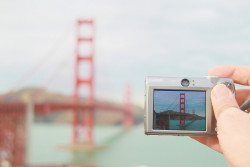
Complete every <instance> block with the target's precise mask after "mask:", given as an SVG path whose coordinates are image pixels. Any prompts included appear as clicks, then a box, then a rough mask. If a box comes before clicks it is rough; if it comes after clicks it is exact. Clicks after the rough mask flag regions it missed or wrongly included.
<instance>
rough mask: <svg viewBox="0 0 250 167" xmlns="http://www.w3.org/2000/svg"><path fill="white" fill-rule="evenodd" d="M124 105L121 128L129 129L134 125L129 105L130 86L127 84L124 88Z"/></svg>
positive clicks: (130, 105)
mask: <svg viewBox="0 0 250 167" xmlns="http://www.w3.org/2000/svg"><path fill="white" fill-rule="evenodd" d="M124 100H125V103H124V108H125V112H124V115H123V122H122V124H123V127H124V128H131V127H132V126H133V124H134V113H133V105H132V103H131V84H130V83H127V84H126V87H125V99H124Z"/></svg>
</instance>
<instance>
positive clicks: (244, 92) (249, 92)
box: [235, 89, 250, 106]
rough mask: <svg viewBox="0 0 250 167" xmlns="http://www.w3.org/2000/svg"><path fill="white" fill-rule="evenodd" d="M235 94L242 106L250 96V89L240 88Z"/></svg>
mask: <svg viewBox="0 0 250 167" xmlns="http://www.w3.org/2000/svg"><path fill="white" fill-rule="evenodd" d="M235 94H236V100H237V102H238V104H239V106H240V105H241V104H243V103H244V102H245V101H246V100H247V99H248V98H249V97H250V89H238V90H236V93H235Z"/></svg>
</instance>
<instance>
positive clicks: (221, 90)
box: [212, 84, 232, 98]
mask: <svg viewBox="0 0 250 167" xmlns="http://www.w3.org/2000/svg"><path fill="white" fill-rule="evenodd" d="M231 94H232V92H231V91H230V90H229V89H228V88H227V87H226V86H225V85H223V84H219V85H217V86H215V87H214V88H213V91H212V96H214V97H215V98H219V97H223V96H230V95H231Z"/></svg>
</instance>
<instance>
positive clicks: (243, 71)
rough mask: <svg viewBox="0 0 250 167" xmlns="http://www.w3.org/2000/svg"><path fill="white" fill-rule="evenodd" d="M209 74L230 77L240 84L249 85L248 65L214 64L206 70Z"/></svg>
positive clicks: (249, 70) (249, 72)
mask: <svg viewBox="0 0 250 167" xmlns="http://www.w3.org/2000/svg"><path fill="white" fill-rule="evenodd" d="M208 75H209V76H218V77H222V78H232V79H233V80H234V82H235V83H237V84H241V85H247V86H249V85H250V66H238V65H225V66H216V67H212V68H210V69H209V70H208Z"/></svg>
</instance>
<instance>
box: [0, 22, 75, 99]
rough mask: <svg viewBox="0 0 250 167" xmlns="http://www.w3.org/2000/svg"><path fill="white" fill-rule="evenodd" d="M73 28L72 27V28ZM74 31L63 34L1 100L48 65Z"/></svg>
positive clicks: (70, 30)
mask: <svg viewBox="0 0 250 167" xmlns="http://www.w3.org/2000/svg"><path fill="white" fill-rule="evenodd" d="M70 28H71V27H70ZM71 32H72V29H66V31H65V32H64V33H63V34H62V36H60V38H59V39H58V40H57V41H56V42H55V43H54V45H55V46H54V45H53V46H52V47H51V48H50V49H49V51H48V52H47V54H46V56H43V57H42V59H41V60H39V61H37V63H36V64H35V65H34V66H33V67H32V68H31V69H30V70H28V71H27V72H26V73H24V74H23V75H22V76H21V77H20V79H18V80H17V81H16V82H15V83H14V84H13V85H12V86H11V87H10V88H9V89H8V91H6V93H4V94H3V95H2V96H1V97H0V100H1V99H2V98H4V97H6V96H8V95H9V94H10V93H12V92H13V91H14V90H15V89H17V88H18V87H19V86H20V85H22V84H23V83H24V82H25V81H26V80H28V79H29V78H31V77H32V76H33V75H34V74H35V73H36V72H37V71H38V70H39V69H40V68H41V66H42V65H44V64H45V63H46V61H47V60H48V59H51V58H52V57H53V56H54V55H56V54H55V52H56V51H57V49H58V48H59V46H60V45H59V44H61V42H62V41H65V40H63V39H64V38H65V36H66V35H69V34H71Z"/></svg>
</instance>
